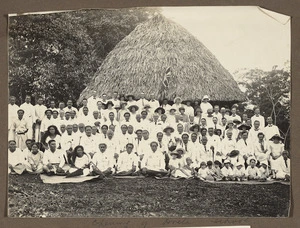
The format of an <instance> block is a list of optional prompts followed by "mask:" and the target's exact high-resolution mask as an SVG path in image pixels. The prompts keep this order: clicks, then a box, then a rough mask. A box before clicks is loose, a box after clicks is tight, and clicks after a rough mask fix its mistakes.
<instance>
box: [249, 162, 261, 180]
mask: <svg viewBox="0 0 300 228" xmlns="http://www.w3.org/2000/svg"><path fill="white" fill-rule="evenodd" d="M246 177H247V178H248V180H258V179H259V178H260V172H259V170H258V168H257V167H256V159H255V158H254V157H250V158H249V159H248V167H247V169H246Z"/></svg>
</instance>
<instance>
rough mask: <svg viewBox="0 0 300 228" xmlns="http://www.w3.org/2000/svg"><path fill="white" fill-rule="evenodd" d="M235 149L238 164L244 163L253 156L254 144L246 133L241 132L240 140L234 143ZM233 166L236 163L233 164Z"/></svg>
mask: <svg viewBox="0 0 300 228" xmlns="http://www.w3.org/2000/svg"><path fill="white" fill-rule="evenodd" d="M236 149H237V150H238V151H239V152H240V154H239V156H238V160H239V162H243V163H245V162H246V161H247V160H248V158H249V157H253V156H254V144H253V142H252V141H251V140H249V139H248V132H247V131H243V132H242V138H241V139H240V140H239V141H238V142H237V143H236ZM231 163H232V164H233V165H235V164H236V163H237V162H235V163H233V162H232V161H231Z"/></svg>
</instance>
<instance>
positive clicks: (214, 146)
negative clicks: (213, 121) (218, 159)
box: [206, 126, 221, 162]
mask: <svg viewBox="0 0 300 228" xmlns="http://www.w3.org/2000/svg"><path fill="white" fill-rule="evenodd" d="M206 137H207V144H208V146H209V148H210V150H211V151H212V153H213V156H214V157H215V155H216V153H217V152H219V153H220V152H221V148H220V147H221V140H220V137H219V136H218V135H215V134H214V128H213V127H212V126H210V127H208V129H207V135H206ZM213 161H214V159H213V160H212V162H213Z"/></svg>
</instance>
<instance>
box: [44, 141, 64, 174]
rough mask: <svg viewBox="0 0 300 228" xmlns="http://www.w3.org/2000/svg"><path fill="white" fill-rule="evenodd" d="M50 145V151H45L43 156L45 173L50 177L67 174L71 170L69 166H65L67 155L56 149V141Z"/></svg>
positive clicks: (49, 143) (50, 142)
mask: <svg viewBox="0 0 300 228" xmlns="http://www.w3.org/2000/svg"><path fill="white" fill-rule="evenodd" d="M48 145H49V149H48V150H46V151H45V153H44V156H43V164H44V166H43V170H44V172H46V174H48V175H54V174H61V173H62V174H63V173H65V172H66V171H67V170H68V168H69V166H68V165H65V163H66V161H67V158H66V154H65V153H64V152H63V151H62V150H59V149H57V148H56V142H55V140H50V141H49V142H48Z"/></svg>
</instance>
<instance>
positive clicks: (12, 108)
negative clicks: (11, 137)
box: [8, 96, 20, 130]
mask: <svg viewBox="0 0 300 228" xmlns="http://www.w3.org/2000/svg"><path fill="white" fill-rule="evenodd" d="M19 109H20V108H19V106H18V105H16V97H14V96H11V97H10V98H9V104H8V130H10V127H11V124H12V122H13V121H14V120H15V119H17V117H18V113H17V112H18V110H19Z"/></svg>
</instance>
